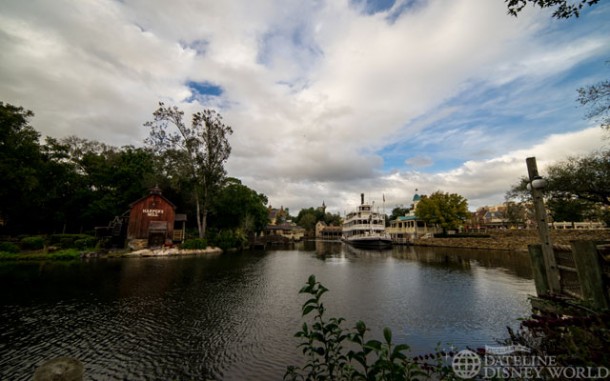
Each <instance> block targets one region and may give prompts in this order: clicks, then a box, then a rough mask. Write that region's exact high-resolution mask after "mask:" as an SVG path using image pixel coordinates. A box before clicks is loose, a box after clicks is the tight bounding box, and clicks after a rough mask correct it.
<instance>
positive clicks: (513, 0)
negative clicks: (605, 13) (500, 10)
mask: <svg viewBox="0 0 610 381" xmlns="http://www.w3.org/2000/svg"><path fill="white" fill-rule="evenodd" d="M504 1H505V2H506V3H507V6H508V14H509V15H512V16H517V15H518V14H519V12H521V11H522V10H523V8H525V6H526V5H527V4H528V3H529V4H530V5H537V6H539V7H540V8H555V11H554V12H553V17H554V18H556V19H569V18H571V17H578V16H580V11H581V10H582V9H583V7H584V6H585V5H587V6H592V5H594V4H597V3H599V0H577V1H573V2H572V3H569V2H568V0H504Z"/></svg>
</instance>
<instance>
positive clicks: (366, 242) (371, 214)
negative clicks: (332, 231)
mask: <svg viewBox="0 0 610 381" xmlns="http://www.w3.org/2000/svg"><path fill="white" fill-rule="evenodd" d="M342 240H343V242H345V243H347V244H350V245H353V246H355V247H360V248H371V249H386V248H388V247H391V246H392V239H391V237H390V235H389V234H387V233H386V231H385V216H384V215H383V214H380V213H379V212H375V211H374V210H373V206H372V205H370V204H365V203H364V193H363V194H361V195H360V205H358V209H357V210H356V211H354V212H351V213H349V214H348V215H347V216H345V220H344V222H343V226H342Z"/></svg>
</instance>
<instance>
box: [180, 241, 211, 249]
mask: <svg viewBox="0 0 610 381" xmlns="http://www.w3.org/2000/svg"><path fill="white" fill-rule="evenodd" d="M206 247H208V241H207V240H206V239H205V238H193V239H187V240H186V241H184V242H183V243H182V245H180V248H182V249H185V250H204V249H205V248H206Z"/></svg>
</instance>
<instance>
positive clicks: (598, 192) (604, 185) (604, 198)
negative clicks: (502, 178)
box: [506, 151, 610, 222]
mask: <svg viewBox="0 0 610 381" xmlns="http://www.w3.org/2000/svg"><path fill="white" fill-rule="evenodd" d="M545 178H546V179H547V186H546V187H545V189H544V191H545V197H546V200H547V207H548V208H549V210H550V212H551V215H552V216H553V219H554V220H555V221H574V222H578V221H582V220H585V219H602V220H604V212H603V209H604V208H605V207H607V206H610V151H599V152H593V153H591V154H589V155H585V156H579V157H568V158H567V159H566V160H565V161H561V162H558V163H555V164H553V165H551V166H549V167H548V168H547V174H546V176H545ZM528 182H529V181H528V179H527V178H525V177H523V178H521V179H520V180H519V182H518V183H517V184H516V185H513V186H512V188H511V189H510V190H509V191H508V192H507V193H506V199H507V200H511V199H513V200H517V201H520V203H521V204H522V205H523V204H525V203H527V202H529V201H530V200H531V194H530V192H529V191H528V190H527V188H526V186H527V184H528Z"/></svg>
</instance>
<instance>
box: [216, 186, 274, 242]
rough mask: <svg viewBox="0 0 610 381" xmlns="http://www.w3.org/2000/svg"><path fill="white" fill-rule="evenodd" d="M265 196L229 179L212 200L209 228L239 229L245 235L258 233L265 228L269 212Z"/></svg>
mask: <svg viewBox="0 0 610 381" xmlns="http://www.w3.org/2000/svg"><path fill="white" fill-rule="evenodd" d="M267 201H268V200H267V196H265V195H264V194H262V193H256V191H254V190H252V189H250V188H248V187H247V186H245V185H243V184H242V183H241V181H240V180H238V179H234V178H230V179H227V184H226V185H225V186H224V187H223V188H222V189H221V191H220V192H219V193H218V197H216V198H215V200H214V212H213V213H211V214H210V226H214V227H216V228H218V229H220V230H222V229H227V228H228V229H241V230H242V231H243V232H244V233H245V234H246V235H249V234H250V233H256V232H260V231H262V230H263V229H265V227H266V226H267V223H268V220H269V211H268V209H267V207H266V205H267Z"/></svg>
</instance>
